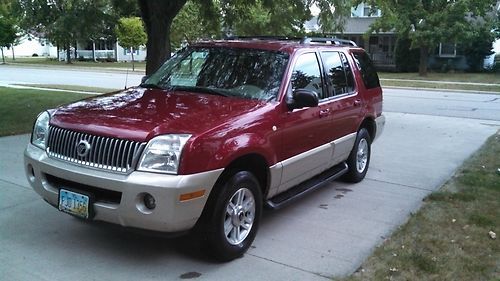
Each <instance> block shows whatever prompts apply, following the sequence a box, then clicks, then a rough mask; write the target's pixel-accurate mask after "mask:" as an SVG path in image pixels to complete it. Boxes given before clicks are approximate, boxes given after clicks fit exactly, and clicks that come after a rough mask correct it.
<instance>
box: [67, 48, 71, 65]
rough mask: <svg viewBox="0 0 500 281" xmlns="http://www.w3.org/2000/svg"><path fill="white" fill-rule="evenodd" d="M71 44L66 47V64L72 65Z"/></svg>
mask: <svg viewBox="0 0 500 281" xmlns="http://www.w3.org/2000/svg"><path fill="white" fill-rule="evenodd" d="M69 47H70V46H69V44H67V45H66V63H67V64H70V63H71V50H70V48H69Z"/></svg>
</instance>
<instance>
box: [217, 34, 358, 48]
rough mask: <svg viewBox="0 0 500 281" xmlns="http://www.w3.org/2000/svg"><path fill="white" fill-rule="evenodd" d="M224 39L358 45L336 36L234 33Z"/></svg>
mask: <svg viewBox="0 0 500 281" xmlns="http://www.w3.org/2000/svg"><path fill="white" fill-rule="evenodd" d="M224 40H278V41H299V42H300V44H310V43H324V44H332V45H341V46H353V47H357V46H358V45H356V43H355V42H354V41H351V40H346V39H340V38H336V37H307V36H306V37H301V38H299V37H288V36H237V35H232V36H228V37H225V38H224Z"/></svg>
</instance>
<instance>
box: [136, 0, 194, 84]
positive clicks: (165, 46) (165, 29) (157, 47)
mask: <svg viewBox="0 0 500 281" xmlns="http://www.w3.org/2000/svg"><path fill="white" fill-rule="evenodd" d="M185 3H186V0H170V1H164V0H139V8H140V10H141V16H142V20H143V21H144V25H145V27H146V33H147V35H148V42H147V43H146V47H147V57H146V75H150V74H152V73H153V72H155V71H156V70H157V69H158V68H159V67H160V66H161V65H162V64H163V62H164V61H165V60H166V59H168V58H170V52H171V47H170V27H171V25H172V21H173V20H174V17H175V16H176V15H177V14H178V13H179V11H180V9H181V8H182V7H183V6H184V4H185Z"/></svg>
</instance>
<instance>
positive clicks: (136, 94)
mask: <svg viewBox="0 0 500 281" xmlns="http://www.w3.org/2000/svg"><path fill="white" fill-rule="evenodd" d="M265 104H266V103H265V102H263V101H258V100H250V99H241V98H232V97H222V96H216V95H209V94H202V93H191V92H183V91H166V90H159V89H144V88H131V89H128V90H125V91H121V92H118V93H111V94H107V95H102V96H98V97H93V98H89V99H85V100H82V101H78V102H75V103H72V104H69V105H66V106H62V107H59V108H57V110H56V111H55V112H53V114H52V118H51V120H50V124H51V125H54V126H57V127H61V128H65V129H69V130H74V131H79V132H84V133H88V134H94V135H100V136H106V137H114V138H121V139H129V140H134V141H140V142H143V141H148V140H149V139H151V138H153V137H155V136H157V135H162V134H169V133H185V134H192V135H198V134H201V133H203V132H205V131H207V130H210V129H212V128H214V127H217V126H219V125H222V124H224V123H226V122H230V121H231V120H234V118H236V117H238V116H241V115H244V114H247V113H250V112H252V111H254V110H256V109H258V108H261V107H263V106H264V105H265Z"/></svg>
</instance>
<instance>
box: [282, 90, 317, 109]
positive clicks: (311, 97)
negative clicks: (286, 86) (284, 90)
mask: <svg viewBox="0 0 500 281" xmlns="http://www.w3.org/2000/svg"><path fill="white" fill-rule="evenodd" d="M292 97H293V98H292V100H291V101H290V102H289V103H288V108H289V109H290V110H293V109H297V108H303V107H316V106H318V103H319V99H318V94H317V93H316V92H315V91H311V90H308V89H296V90H295V91H293V94H292Z"/></svg>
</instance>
